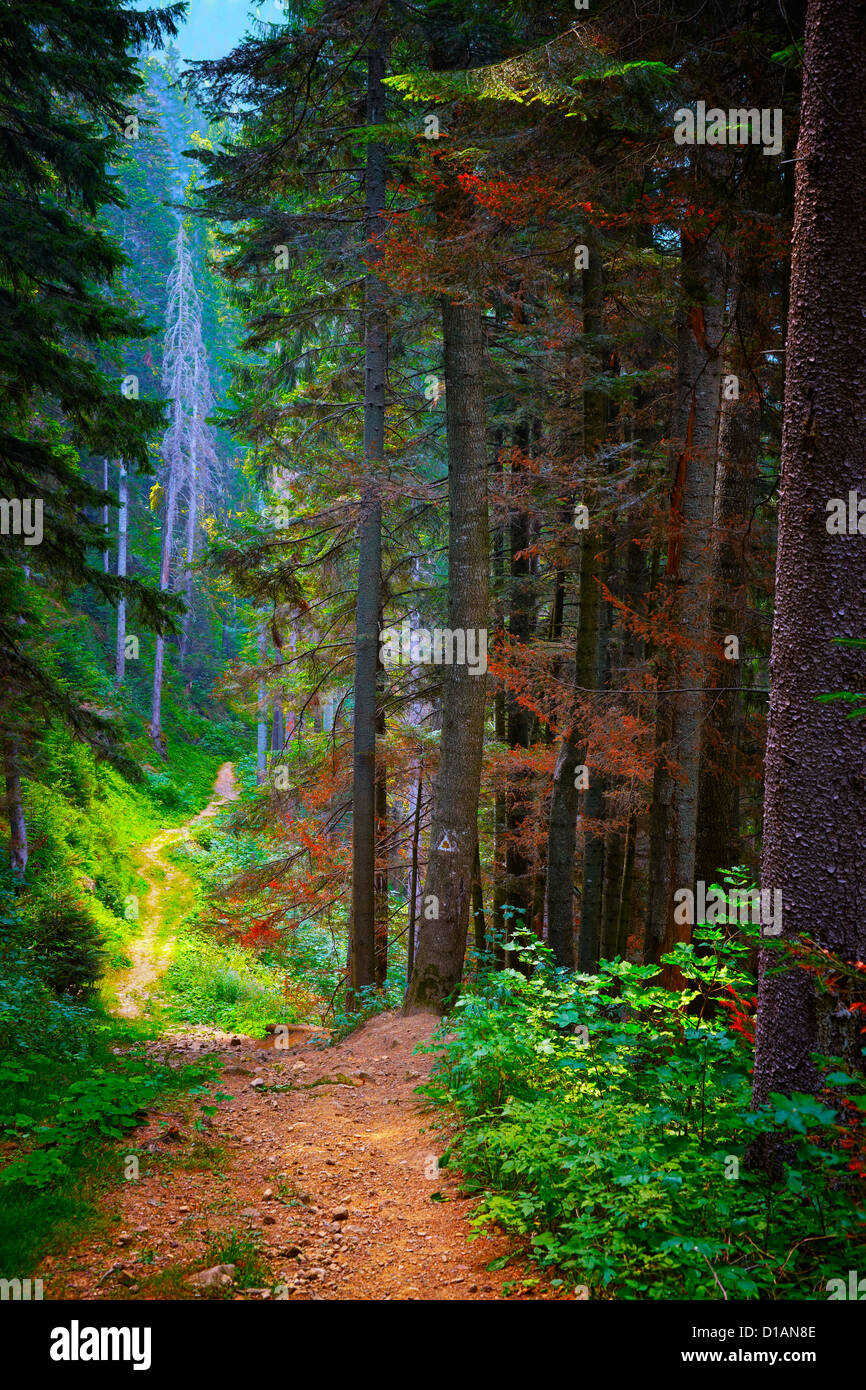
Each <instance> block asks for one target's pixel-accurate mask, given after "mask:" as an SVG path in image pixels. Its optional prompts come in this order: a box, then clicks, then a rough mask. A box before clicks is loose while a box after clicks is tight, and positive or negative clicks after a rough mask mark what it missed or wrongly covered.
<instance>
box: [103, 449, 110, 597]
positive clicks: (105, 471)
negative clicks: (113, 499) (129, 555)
mask: <svg viewBox="0 0 866 1390" xmlns="http://www.w3.org/2000/svg"><path fill="white" fill-rule="evenodd" d="M102 491H103V492H107V491H108V459H105V458H104V459H103V460H102ZM108 522H109V515H108V503H107V502H106V503H105V505H104V506H103V508H102V525H103V527H104V528H105V535H106V540H107V538H108ZM109 568H110V563H109V553H108V545H107V544H106V547H105V549H104V550H103V552H102V572H103V574H108V571H109Z"/></svg>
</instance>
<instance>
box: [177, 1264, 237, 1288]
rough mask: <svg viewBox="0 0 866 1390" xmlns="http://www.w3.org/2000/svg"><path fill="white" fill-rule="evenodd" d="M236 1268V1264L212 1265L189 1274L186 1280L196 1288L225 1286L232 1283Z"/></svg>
mask: <svg viewBox="0 0 866 1390" xmlns="http://www.w3.org/2000/svg"><path fill="white" fill-rule="evenodd" d="M236 1269H237V1266H236V1265H212V1266H211V1268H210V1269H200V1270H199V1271H198V1273H197V1274H191V1275H190V1276H189V1278H188V1279H187V1281H186V1282H187V1283H188V1284H190V1285H191V1286H192V1287H193V1288H196V1289H213V1288H225V1287H226V1286H227V1285H228V1284H233V1283H234V1277H235V1271H236Z"/></svg>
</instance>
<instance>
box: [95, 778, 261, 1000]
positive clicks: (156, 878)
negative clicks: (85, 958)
mask: <svg viewBox="0 0 866 1390" xmlns="http://www.w3.org/2000/svg"><path fill="white" fill-rule="evenodd" d="M237 796H238V791H237V786H236V784H235V775H234V768H233V766H232V764H231V763H223V765H222V767H221V768H220V770H219V772H218V773H217V779H216V782H215V784H214V795H213V799H212V800H211V802H210V804H209V805H208V806H206V807H205V809H204V810H203V811H200V812H199V813H198V815H197V816H193V818H192V820H190V821H187V822H186V824H185V825H181V826H176V827H175V828H174V829H172V830H161V831H160V832H159V834H158V835H157V836H156V837H155V838H154V839H153V840H151V841H150V842H149V844H146V845H145V846H144V847H143V849H142V850H141V851H140V857H139V859H138V863H137V865H136V867H137V869H138V872H139V873H140V874H141V876H142V878H144V879H145V880H146V882H147V883H148V891H147V895H146V897H145V900H144V907H143V914H142V915H143V918H144V925H143V930H142V932H141V935H140V936H137V937H136V938H135V939H134V940H133V941H132V942H130V946H129V956H130V965H129V966H125V967H124V968H123V969H122V970H119V971H117V972H116V974H115V975H114V976H113V977H112V978H111V980H110V981H108V982H107V994H108V997H109V1001H110V1007H111V1011H112V1013H114V1014H117V1016H118V1018H141V1016H142V1014H143V1013H144V1012H145V1010H146V1007H147V1001H148V998H149V997H150V994H151V992H152V990H153V987H154V985H155V984H156V982H157V980H158V979H159V978H160V976H161V975H163V974H164V973H165V971H166V970H167V969H168V966H169V964H170V963H171V958H172V954H173V952H174V944H175V936H174V932H173V930H172V928H173V927H174V926H175V925H176V924H177V922H179V921H180V920H181V918H182V917H183V916H184V915H185V914H186V912H188V911H189V909H190V907H191V906H192V903H193V901H194V895H195V886H194V884H193V881H192V879H191V878H190V876H189V874H186V873H184V872H183V870H182V869H178V868H176V867H175V866H174V865H173V864H172V863H171V862H170V861H169V860H168V859H167V858H166V857H165V851H166V849H168V847H169V846H170V845H176V844H177V843H178V842H179V841H181V840H183V839H185V838H186V837H187V836H188V835H189V832H190V829H191V828H192V827H193V826H196V825H200V824H201V822H202V821H204V820H208V819H210V818H211V817H213V816H215V815H216V814H217V812H218V811H219V810H220V809H221V808H222V807H223V806H224V805H226V803H227V802H229V801H235V800H236V799H237ZM169 902H170V903H171V905H172V912H171V913H170V914H169V913H168V911H167V904H168V903H169Z"/></svg>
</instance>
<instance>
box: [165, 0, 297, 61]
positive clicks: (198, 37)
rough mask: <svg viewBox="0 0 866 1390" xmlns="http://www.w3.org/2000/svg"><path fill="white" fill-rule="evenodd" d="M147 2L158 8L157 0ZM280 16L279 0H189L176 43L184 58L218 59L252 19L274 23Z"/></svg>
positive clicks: (230, 46) (281, 6)
mask: <svg viewBox="0 0 866 1390" xmlns="http://www.w3.org/2000/svg"><path fill="white" fill-rule="evenodd" d="M148 3H149V4H152V5H153V7H154V8H158V5H159V0H148ZM142 8H143V6H142ZM286 8H288V5H286ZM282 18H283V5H282V3H281V0H261V3H259V0H189V4H188V7H187V21H186V24H185V25H184V26H183V27H182V28H181V30H180V32H179V33H178V37H177V45H178V48H179V49H180V52H181V54H182V56H183V57H184V58H220V57H222V56H223V54H225V53H229V52H230V51H231V50H232V49H233V48H234V46H235V44H236V43H238V42H239V40H240V39H242V38H243V36H244V34H245V33H246V31H247V29H248V28H249V27H250V20H251V19H263V20H266V21H269V22H271V23H276V22H278V21H279V20H281V19H282Z"/></svg>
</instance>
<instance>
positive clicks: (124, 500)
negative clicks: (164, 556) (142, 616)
mask: <svg viewBox="0 0 866 1390" xmlns="http://www.w3.org/2000/svg"><path fill="white" fill-rule="evenodd" d="M119 469H120V476H119V479H118V484H117V493H118V501H119V503H120V506H119V507H118V511H117V576H118V578H119V579H125V578H126V543H127V536H128V533H129V475H128V473H127V471H126V465H125V463H124V462H123V459H121V460H120V464H119ZM125 675H126V599H125V598H121V599H119V600H118V603H117V646H116V648H115V653H114V680H115V684H116V685H123V681H124V677H125Z"/></svg>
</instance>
